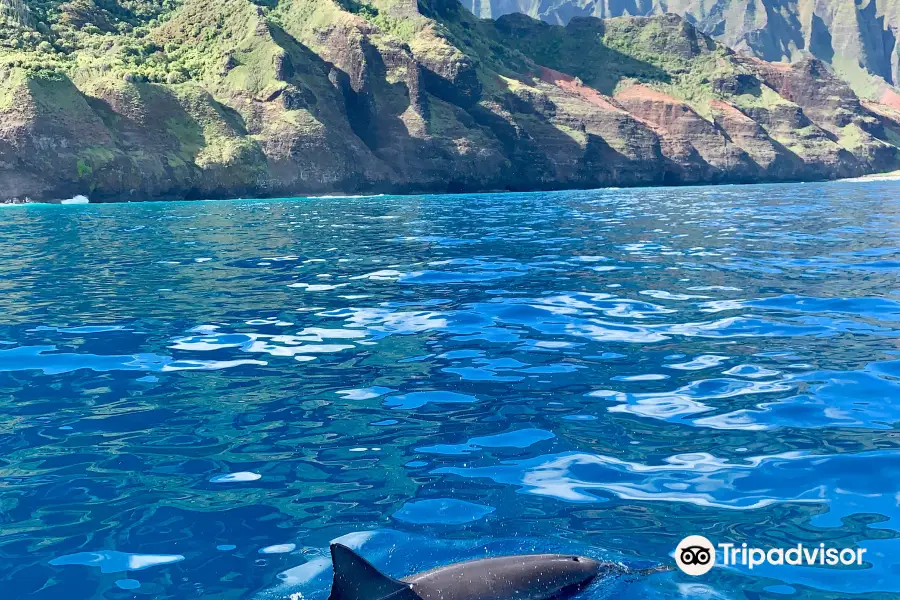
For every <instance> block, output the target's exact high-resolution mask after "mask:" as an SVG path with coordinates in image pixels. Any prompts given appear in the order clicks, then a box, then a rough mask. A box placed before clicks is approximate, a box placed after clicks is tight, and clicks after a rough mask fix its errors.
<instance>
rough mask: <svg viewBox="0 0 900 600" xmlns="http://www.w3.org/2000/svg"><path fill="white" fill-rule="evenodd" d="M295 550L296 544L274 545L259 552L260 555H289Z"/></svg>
mask: <svg viewBox="0 0 900 600" xmlns="http://www.w3.org/2000/svg"><path fill="white" fill-rule="evenodd" d="M296 549H297V544H275V545H273V546H266V547H265V548H261V549H260V550H259V553H260V554H289V553H291V552H293V551H294V550H296Z"/></svg>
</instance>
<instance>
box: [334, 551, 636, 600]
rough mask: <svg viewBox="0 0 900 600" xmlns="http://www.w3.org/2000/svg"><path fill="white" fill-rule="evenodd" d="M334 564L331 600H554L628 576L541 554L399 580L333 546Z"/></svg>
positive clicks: (605, 566)
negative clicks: (609, 575) (611, 576)
mask: <svg viewBox="0 0 900 600" xmlns="http://www.w3.org/2000/svg"><path fill="white" fill-rule="evenodd" d="M331 560H332V563H333V565H334V581H333V583H332V586H331V595H330V596H329V600H512V599H515V600H549V599H551V598H559V597H562V596H568V595H571V594H574V593H576V592H578V591H579V590H581V589H582V588H584V587H585V586H587V585H588V584H589V583H591V582H592V581H593V580H594V579H596V578H597V577H599V576H600V575H601V574H602V573H606V572H619V571H621V570H622V567H620V566H619V565H616V564H614V563H605V562H599V561H596V560H593V559H590V558H585V557H582V556H567V555H563V554H535V555H522V556H505V557H499V558H486V559H481V560H473V561H469V562H461V563H455V564H452V565H449V566H446V567H440V568H437V569H433V570H431V571H426V572H424V573H419V574H417V575H412V576H410V577H407V578H406V579H400V580H398V579H394V578H392V577H389V576H387V575H385V574H384V573H381V572H380V571H379V570H378V569H376V568H375V567H374V566H372V564H371V563H369V562H368V561H367V560H366V559H364V558H363V557H362V556H360V555H359V554H357V553H356V552H354V551H353V550H351V549H350V548H348V547H346V546H344V545H342V544H338V543H334V544H331Z"/></svg>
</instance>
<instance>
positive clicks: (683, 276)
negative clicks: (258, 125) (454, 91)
mask: <svg viewBox="0 0 900 600" xmlns="http://www.w3.org/2000/svg"><path fill="white" fill-rule="evenodd" d="M0 257H2V261H0V289H2V298H3V300H2V303H0V419H2V421H0V422H2V428H0V565H2V570H0V581H2V589H3V590H4V597H6V598H16V599H18V598H59V597H65V598H67V599H68V600H81V599H94V598H109V599H118V598H132V597H137V598H142V597H146V598H151V597H152V598H164V599H183V598H200V597H208V598H286V597H290V596H291V595H292V594H293V595H294V596H293V597H295V598H299V597H302V598H305V599H307V600H318V599H322V600H324V599H325V598H326V597H327V593H328V577H329V575H328V560H327V546H328V542H329V541H330V540H332V539H335V538H341V539H342V540H344V541H345V542H347V543H349V544H351V545H354V546H355V547H358V548H360V549H361V552H362V553H363V554H364V555H366V556H367V557H369V558H371V559H372V560H373V562H375V563H376V564H378V565H379V566H381V567H383V568H384V569H385V570H386V571H387V572H389V573H391V574H392V575H395V576H404V575H408V574H410V573H412V572H415V571H421V570H424V569H427V568H430V567H432V566H436V565H440V564H446V563H448V562H451V561H456V560H462V559H466V558H472V557H478V556H485V555H496V554H504V553H512V552H552V551H565V552H575V553H579V554H585V555H589V556H593V557H598V558H603V559H607V560H615V561H620V562H622V563H624V564H625V565H627V566H629V567H633V568H635V569H639V568H643V567H649V566H654V565H659V564H666V565H671V564H673V561H672V558H671V556H670V555H671V553H672V552H673V550H674V548H675V546H676V544H677V543H678V542H679V541H680V540H681V539H682V538H683V537H685V536H686V535H690V534H701V535H705V536H706V537H708V538H710V539H712V540H713V541H716V542H733V543H737V544H741V543H743V542H746V543H748V544H749V545H751V546H758V547H763V548H768V547H774V546H782V547H786V546H795V545H796V544H797V543H800V542H802V543H804V544H807V545H811V546H817V545H818V544H819V543H825V544H826V545H828V546H834V547H845V546H847V547H862V548H866V549H867V554H866V559H867V562H866V564H865V565H863V566H862V567H854V568H817V567H770V566H769V567H764V568H763V567H760V568H756V569H754V570H752V571H750V570H748V569H746V568H724V567H723V568H716V569H714V570H713V571H712V572H711V573H709V574H708V575H705V576H703V577H699V578H691V577H688V576H686V575H683V574H681V573H679V572H665V573H657V574H654V575H651V576H648V577H631V578H619V579H616V580H615V581H610V580H606V581H601V582H598V583H597V584H596V585H594V586H592V587H591V588H590V589H588V590H586V591H585V592H584V593H583V594H582V597H583V598H590V599H592V600H595V599H600V598H613V597H614V598H635V599H636V598H681V597H685V598H729V599H739V598H748V599H757V598H804V599H806V598H825V599H837V598H851V597H860V598H862V597H864V598H895V597H898V594H900V563H898V561H897V560H896V559H895V557H896V556H898V555H900V541H898V538H900V533H898V532H900V508H898V505H900V483H898V482H900V433H898V427H897V424H898V422H900V400H898V390H900V343H898V333H900V327H898V325H900V283H898V274H900V182H883V181H877V182H839V183H828V184H797V185H771V186H744V187H741V186H728V187H696V188H666V189H633V190H598V191H578V192H558V193H540V194H505V195H498V194H495V195H490V194H486V195H468V196H416V197H412V196H411V197H379V198H334V199H332V198H329V199H284V200H255V201H229V202H183V203H149V204H122V205H88V206H17V207H6V208H4V209H3V210H0ZM297 594H300V595H299V596H297Z"/></svg>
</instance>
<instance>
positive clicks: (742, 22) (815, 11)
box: [460, 0, 900, 108]
mask: <svg viewBox="0 0 900 600" xmlns="http://www.w3.org/2000/svg"><path fill="white" fill-rule="evenodd" d="M460 1H461V2H462V3H463V5H464V6H466V7H467V8H468V9H469V10H471V11H472V12H474V13H475V14H476V15H478V16H481V17H484V18H499V17H501V16H503V15H505V14H509V13H513V12H519V13H524V14H527V15H529V16H532V17H535V18H539V19H543V20H545V21H547V22H549V23H554V24H562V25H565V24H567V23H568V22H569V21H570V20H572V19H573V18H577V17H587V16H594V17H601V18H610V17H619V16H648V15H658V14H664V13H667V12H672V13H676V14H678V15H681V16H683V17H685V18H686V19H687V20H688V21H690V22H691V23H693V24H695V25H696V26H697V27H698V28H699V29H700V30H701V31H703V32H705V33H707V34H709V35H711V36H713V37H715V38H716V39H718V40H719V41H721V42H723V43H724V44H725V45H727V46H729V47H731V48H733V49H735V50H736V51H738V52H740V53H743V54H747V55H750V56H755V57H757V58H762V59H764V60H768V61H775V62H779V61H788V62H794V61H799V60H802V59H804V58H806V57H808V56H814V57H816V58H819V59H820V60H822V61H823V62H825V63H827V64H830V65H832V66H833V67H834V69H835V71H836V72H837V73H838V74H840V75H841V76H842V77H843V78H844V79H846V80H847V81H849V82H850V83H851V85H853V87H854V89H855V90H856V92H857V93H858V94H861V95H864V96H866V97H867V98H871V99H873V100H880V101H881V102H890V103H895V104H896V107H897V108H900V97H897V96H896V90H894V89H892V88H891V86H896V85H898V84H900V3H898V2H896V1H895V0H857V1H849V0H460Z"/></svg>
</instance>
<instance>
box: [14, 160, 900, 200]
mask: <svg viewBox="0 0 900 600" xmlns="http://www.w3.org/2000/svg"><path fill="white" fill-rule="evenodd" d="M877 181H900V169H898V170H892V171H885V172H882V173H871V174H868V175H861V176H859V177H843V178H834V179H830V178H825V179H802V180H775V181H754V182H721V183H716V182H709V183H688V184H674V185H665V184H655V185H654V184H651V185H627V184H626V185H620V186H606V187H596V188H584V187H559V188H552V187H550V188H546V189H534V190H508V189H495V190H477V191H465V192H449V191H443V192H439V191H421V192H411V191H398V192H396V193H386V192H383V191H373V192H372V193H371V194H364V193H362V194H361V193H352V192H349V193H340V192H332V193H324V194H308V195H307V194H298V195H293V196H278V195H272V196H234V197H210V198H190V199H188V198H180V197H173V196H168V197H166V196H162V197H159V198H148V199H143V200H128V199H122V200H118V199H110V198H108V197H106V198H103V199H100V200H96V201H92V200H90V198H88V197H87V196H85V195H83V194H78V195H76V196H74V197H72V198H66V199H59V198H55V199H52V200H31V199H26V200H24V201H19V202H0V206H7V207H9V206H84V205H94V206H97V205H101V204H104V205H112V204H143V203H157V202H185V203H189V202H191V203H192V202H231V201H242V200H260V201H264V200H354V199H363V198H388V197H413V196H459V195H507V194H509V195H514V194H554V193H564V192H592V191H614V190H653V189H672V190H675V189H679V188H704V187H753V186H760V185H772V186H777V185H804V184H814V183H821V184H826V183H866V182H877Z"/></svg>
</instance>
